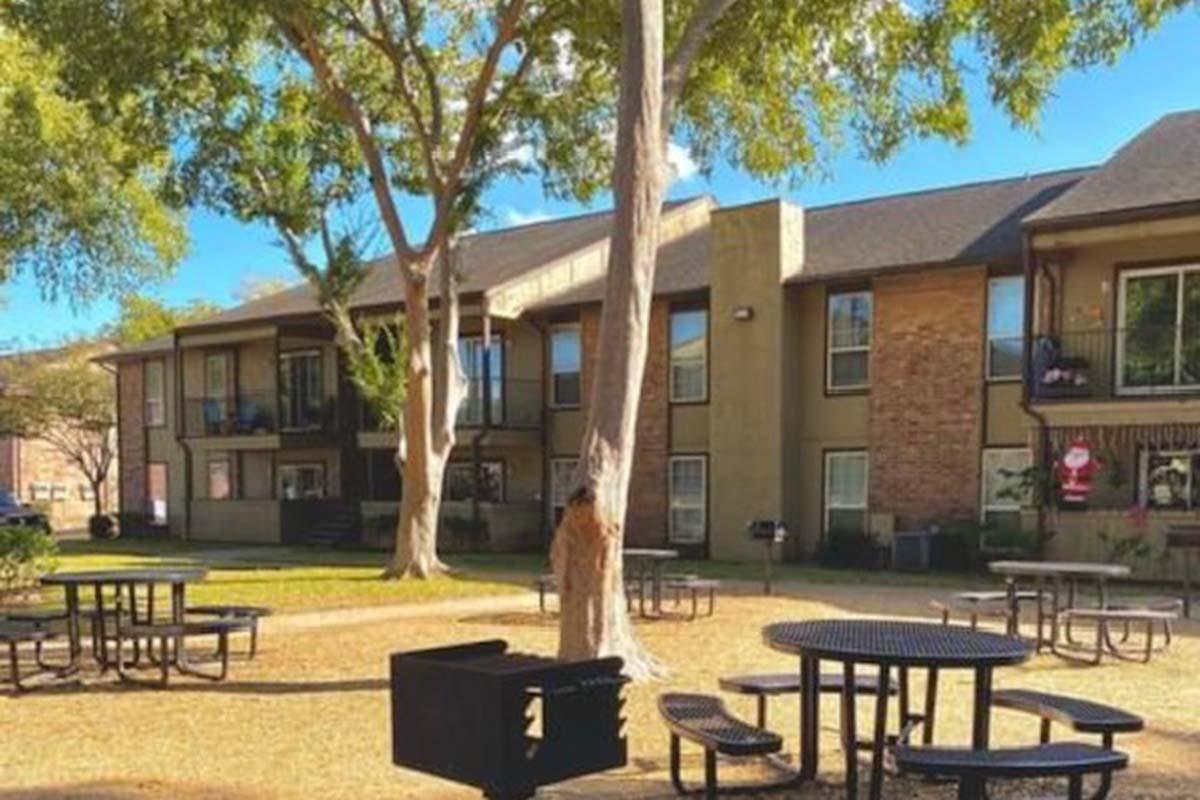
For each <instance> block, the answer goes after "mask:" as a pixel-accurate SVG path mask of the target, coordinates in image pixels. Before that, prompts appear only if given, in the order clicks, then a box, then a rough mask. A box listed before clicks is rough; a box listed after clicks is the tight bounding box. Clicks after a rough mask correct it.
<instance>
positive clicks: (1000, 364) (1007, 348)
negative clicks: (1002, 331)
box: [988, 337, 1024, 378]
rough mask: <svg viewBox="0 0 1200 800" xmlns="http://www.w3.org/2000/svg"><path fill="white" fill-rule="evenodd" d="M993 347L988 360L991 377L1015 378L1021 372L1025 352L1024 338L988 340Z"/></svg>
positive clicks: (990, 346)
mask: <svg viewBox="0 0 1200 800" xmlns="http://www.w3.org/2000/svg"><path fill="white" fill-rule="evenodd" d="M988 346H989V348H991V356H990V360H989V362H988V366H989V369H990V377H993V378H1015V377H1018V376H1020V374H1021V355H1022V352H1023V349H1024V348H1023V340H1022V339H1021V338H1020V337H1017V338H1015V339H993V340H992V341H990V342H988Z"/></svg>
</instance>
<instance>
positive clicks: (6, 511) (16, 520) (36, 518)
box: [0, 489, 50, 533]
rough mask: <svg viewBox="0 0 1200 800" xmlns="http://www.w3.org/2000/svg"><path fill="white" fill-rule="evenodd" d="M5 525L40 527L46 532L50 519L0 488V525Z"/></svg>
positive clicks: (48, 528)
mask: <svg viewBox="0 0 1200 800" xmlns="http://www.w3.org/2000/svg"><path fill="white" fill-rule="evenodd" d="M7 525H14V526H26V527H30V528H40V529H42V530H43V531H45V532H46V533H49V532H50V520H49V519H47V518H46V515H45V514H43V513H42V512H40V511H38V510H37V509H36V508H34V507H33V506H28V505H25V504H24V503H22V502H20V501H19V500H17V498H15V497H13V496H12V493H11V492H8V491H5V490H4V489H0V526H7Z"/></svg>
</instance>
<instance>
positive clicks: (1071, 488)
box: [1055, 439, 1100, 506]
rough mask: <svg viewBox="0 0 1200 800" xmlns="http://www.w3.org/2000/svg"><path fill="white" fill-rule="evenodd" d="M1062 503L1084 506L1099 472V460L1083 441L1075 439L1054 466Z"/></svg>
mask: <svg viewBox="0 0 1200 800" xmlns="http://www.w3.org/2000/svg"><path fill="white" fill-rule="evenodd" d="M1055 468H1056V473H1057V477H1058V485H1059V492H1060V497H1061V498H1062V502H1063V503H1064V504H1066V505H1071V506H1081V505H1085V504H1086V503H1087V500H1088V495H1090V494H1091V493H1092V481H1093V479H1094V478H1095V477H1096V473H1097V472H1099V471H1100V460H1099V459H1098V458H1096V457H1095V456H1094V455H1093V454H1092V448H1091V446H1090V445H1088V443H1087V442H1086V441H1084V440H1083V439H1075V440H1073V441H1072V442H1071V443H1070V444H1069V445H1067V449H1066V450H1064V451H1063V454H1062V457H1061V458H1059V459H1058V463H1057V464H1056V465H1055Z"/></svg>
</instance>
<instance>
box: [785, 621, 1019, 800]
mask: <svg viewBox="0 0 1200 800" xmlns="http://www.w3.org/2000/svg"><path fill="white" fill-rule="evenodd" d="M763 640H764V641H765V642H766V644H767V645H768V646H769V647H771V648H772V649H774V650H778V651H780V652H784V653H789V654H793V655H798V656H799V657H800V765H799V770H798V771H797V773H796V780H797V782H800V781H805V780H811V779H813V778H814V777H815V776H816V774H817V759H818V747H817V742H818V733H819V725H818V722H819V701H820V693H819V692H820V675H821V669H820V667H821V664H820V662H821V661H833V662H838V663H840V664H841V665H842V670H843V676H844V679H843V682H842V696H841V699H842V714H841V717H842V743H843V744H842V749H843V751H844V752H845V756H846V797H847V798H851V799H852V798H855V797H857V796H858V769H857V764H858V750H859V748H858V734H857V733H856V730H855V698H856V694H857V693H856V691H855V687H856V681H855V668H856V667H857V665H859V664H867V665H870V666H873V667H876V668H877V669H878V675H879V677H878V683H877V687H878V690H877V691H876V693H875V703H876V706H875V725H874V736H873V737H872V740H871V781H870V790H869V797H870V798H871V800H878V798H879V797H880V795H881V793H882V790H883V759H884V750H885V747H886V745H887V706H888V697H889V692H888V687H889V686H890V683H891V681H890V676H891V673H892V670H893V669H894V670H896V672H897V677H898V681H899V698H898V702H899V704H900V727H901V731H902V732H904V733H906V732H907V730H908V729H909V728H910V727H911V726H912V725H914V724H915V723H916V722H917V721H920V722H921V725H922V726H923V731H922V733H923V736H924V740H925V742H926V743H930V742H932V738H933V724H934V716H935V712H936V707H935V706H936V696H937V677H938V671H939V670H943V669H969V670H972V671H973V672H974V673H975V691H974V706H973V714H974V724H973V726H972V734H971V747H972V748H973V749H982V750H986V749H987V747H988V743H989V729H990V720H991V705H992V672H993V670H995V669H996V668H997V667H1003V666H1010V665H1014V664H1020V663H1022V662H1024V661H1026V660H1028V659H1029V656H1030V649H1029V647H1028V646H1027V645H1025V644H1024V643H1023V642H1021V641H1020V640H1018V639H1014V638H1012V637H1009V636H1001V635H998V634H993V633H981V632H977V631H972V630H969V629H967V628H960V627H947V626H944V625H934V624H929V623H919V622H894V621H887V620H858V619H855V620H817V621H809V622H778V623H775V624H772V625H768V626H767V627H765V628H764V629H763ZM911 668H918V669H926V670H927V671H928V676H929V677H928V681H927V683H926V687H927V690H926V700H925V714H924V716H923V717H918V716H916V715H914V714H912V713H911V712H910V710H909V705H908V704H909V691H908V671H909V669H911Z"/></svg>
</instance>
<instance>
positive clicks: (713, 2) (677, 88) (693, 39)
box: [663, 0, 738, 134]
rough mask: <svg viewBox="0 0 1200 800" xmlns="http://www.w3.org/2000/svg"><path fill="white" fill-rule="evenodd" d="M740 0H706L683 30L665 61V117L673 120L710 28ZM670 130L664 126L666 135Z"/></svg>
mask: <svg viewBox="0 0 1200 800" xmlns="http://www.w3.org/2000/svg"><path fill="white" fill-rule="evenodd" d="M737 1H738V0H704V2H703V3H702V4H701V5H700V6H699V7H697V8H696V10H695V11H694V12H692V16H691V18H690V19H689V20H688V22H687V25H686V26H685V27H684V29H683V35H682V36H681V37H680V39H679V42H678V43H677V44H676V45H675V49H674V50H673V51H671V54H670V56H669V57H668V58H667V60H666V62H665V63H664V64H663V119H664V121H668V120H670V117H671V114H672V112H673V111H674V109H675V103H676V102H678V100H679V98H680V96H681V95H682V93H683V87H684V84H686V83H687V77H688V73H689V72H691V69H692V62H693V61H695V60H696V56H697V55H698V54H699V53H700V48H701V46H703V44H704V40H705V39H706V38H707V36H708V31H709V29H710V28H712V26H713V25H715V24H716V23H717V21H718V20H720V19H721V17H722V16H723V15H724V14H725V12H726V11H728V10H729V9H730V8H731V7H732V6H733V4H734V3H736V2H737ZM667 129H668V126H667V125H663V131H664V134H665V133H666V131H667Z"/></svg>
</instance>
